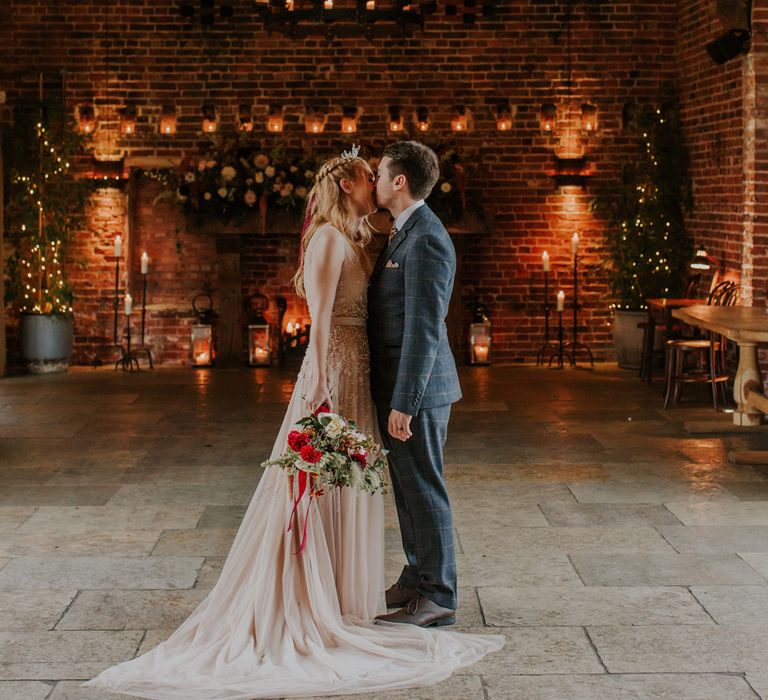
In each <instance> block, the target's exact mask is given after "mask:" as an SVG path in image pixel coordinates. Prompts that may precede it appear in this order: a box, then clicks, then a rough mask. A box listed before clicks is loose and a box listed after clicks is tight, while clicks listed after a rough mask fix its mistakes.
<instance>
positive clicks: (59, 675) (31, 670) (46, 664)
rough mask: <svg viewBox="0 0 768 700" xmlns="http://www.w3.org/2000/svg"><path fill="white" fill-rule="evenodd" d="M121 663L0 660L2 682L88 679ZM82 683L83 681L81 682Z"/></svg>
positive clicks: (0, 679) (0, 678)
mask: <svg viewBox="0 0 768 700" xmlns="http://www.w3.org/2000/svg"><path fill="white" fill-rule="evenodd" d="M116 661H120V659H115V660H114V661H66V662H64V661H61V662H57V661H40V662H37V661H28V662H19V663H6V662H5V661H2V660H0V681H16V680H43V681H50V680H63V679H70V678H72V679H88V678H93V677H94V676H96V675H98V674H99V673H101V672H102V671H103V670H104V669H105V668H109V667H110V666H112V665H113V664H114V662H116ZM80 682H82V681H80Z"/></svg>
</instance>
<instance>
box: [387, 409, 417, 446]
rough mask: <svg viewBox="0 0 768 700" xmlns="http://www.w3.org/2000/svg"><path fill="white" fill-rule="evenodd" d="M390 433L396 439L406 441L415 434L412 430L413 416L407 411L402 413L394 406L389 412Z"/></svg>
mask: <svg viewBox="0 0 768 700" xmlns="http://www.w3.org/2000/svg"><path fill="white" fill-rule="evenodd" d="M388 427H389V434H390V435H391V436H392V437H393V438H394V439H395V440H402V441H403V442H405V441H406V440H407V439H408V438H409V437H412V436H413V433H412V432H411V416H409V415H408V414H407V413H401V412H400V411H396V410H395V409H394V408H393V409H392V410H391V411H390V413H389V426H388Z"/></svg>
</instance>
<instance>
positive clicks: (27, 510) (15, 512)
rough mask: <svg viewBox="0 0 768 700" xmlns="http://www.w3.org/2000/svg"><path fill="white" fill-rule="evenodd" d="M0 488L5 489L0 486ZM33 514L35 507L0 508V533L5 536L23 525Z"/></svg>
mask: <svg viewBox="0 0 768 700" xmlns="http://www.w3.org/2000/svg"><path fill="white" fill-rule="evenodd" d="M0 488H5V487H4V486H0ZM34 512H35V506H0V532H2V533H3V535H4V536H5V534H7V533H8V532H10V531H11V530H15V529H16V528H17V527H19V526H20V525H23V524H24V523H25V522H26V521H27V520H29V518H30V517H31V516H32V514H33V513H34Z"/></svg>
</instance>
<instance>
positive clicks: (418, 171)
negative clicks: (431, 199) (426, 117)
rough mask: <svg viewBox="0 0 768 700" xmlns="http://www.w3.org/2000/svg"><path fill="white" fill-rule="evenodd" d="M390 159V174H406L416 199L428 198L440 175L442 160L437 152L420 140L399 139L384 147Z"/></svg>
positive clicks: (411, 191)
mask: <svg viewBox="0 0 768 700" xmlns="http://www.w3.org/2000/svg"><path fill="white" fill-rule="evenodd" d="M382 155H383V156H386V157H388V158H389V159H390V162H389V176H390V177H393V178H394V177H397V176H398V175H405V179H406V180H407V182H408V190H409V191H410V193H411V197H413V198H414V199H426V198H427V197H428V196H429V193H430V192H431V191H432V188H433V187H434V186H435V183H436V182H437V179H438V178H439V177H440V162H439V161H438V160H437V156H436V155H435V152H434V151H433V150H432V149H431V148H429V147H428V146H425V145H424V144H423V143H419V142H418V141H398V142H397V143H391V144H390V145H389V146H387V147H386V148H385V149H384V153H383V154H382Z"/></svg>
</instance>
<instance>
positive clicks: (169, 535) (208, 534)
mask: <svg viewBox="0 0 768 700" xmlns="http://www.w3.org/2000/svg"><path fill="white" fill-rule="evenodd" d="M236 534H237V529H236V528H213V527H211V528H197V529H195V530H165V531H163V534H162V535H161V536H160V539H159V540H158V541H157V546H156V547H155V548H154V550H152V556H158V555H175V556H183V555H186V556H197V557H206V556H211V557H220V556H226V554H227V552H229V548H230V547H231V546H232V541H233V540H234V539H235V535H236Z"/></svg>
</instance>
